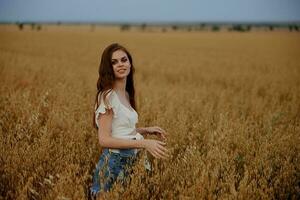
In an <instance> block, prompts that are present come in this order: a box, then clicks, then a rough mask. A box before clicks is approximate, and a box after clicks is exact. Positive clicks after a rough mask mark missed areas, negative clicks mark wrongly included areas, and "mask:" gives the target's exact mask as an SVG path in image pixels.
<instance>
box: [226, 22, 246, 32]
mask: <svg viewBox="0 0 300 200" xmlns="http://www.w3.org/2000/svg"><path fill="white" fill-rule="evenodd" d="M229 30H230V31H231V30H232V31H239V32H245V31H250V29H249V28H248V27H246V28H245V27H243V25H241V24H236V25H233V26H232V28H230V29H229Z"/></svg>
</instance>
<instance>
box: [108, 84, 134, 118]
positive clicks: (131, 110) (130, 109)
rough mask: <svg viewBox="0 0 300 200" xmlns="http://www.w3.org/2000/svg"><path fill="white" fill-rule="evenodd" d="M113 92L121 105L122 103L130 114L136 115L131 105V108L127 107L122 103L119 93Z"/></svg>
mask: <svg viewBox="0 0 300 200" xmlns="http://www.w3.org/2000/svg"><path fill="white" fill-rule="evenodd" d="M112 91H113V92H114V93H115V94H116V96H117V99H118V101H119V103H120V104H121V105H122V106H123V107H125V108H126V109H127V110H128V111H130V112H132V113H135V112H136V111H135V110H134V109H133V108H132V107H131V105H130V108H128V107H127V106H125V105H124V104H123V103H122V102H121V100H120V98H119V96H118V93H117V92H116V91H115V90H114V89H112ZM129 104H130V102H129Z"/></svg>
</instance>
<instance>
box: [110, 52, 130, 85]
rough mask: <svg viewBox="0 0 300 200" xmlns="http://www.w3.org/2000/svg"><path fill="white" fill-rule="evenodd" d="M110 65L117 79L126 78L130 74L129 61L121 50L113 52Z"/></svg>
mask: <svg viewBox="0 0 300 200" xmlns="http://www.w3.org/2000/svg"><path fill="white" fill-rule="evenodd" d="M111 64H112V67H113V70H114V74H115V77H116V78H117V79H123V78H126V77H127V76H128V74H129V72H130V67H131V64H130V61H129V58H128V56H127V54H126V53H125V52H124V51H122V50H117V51H115V52H113V54H112V57H111Z"/></svg>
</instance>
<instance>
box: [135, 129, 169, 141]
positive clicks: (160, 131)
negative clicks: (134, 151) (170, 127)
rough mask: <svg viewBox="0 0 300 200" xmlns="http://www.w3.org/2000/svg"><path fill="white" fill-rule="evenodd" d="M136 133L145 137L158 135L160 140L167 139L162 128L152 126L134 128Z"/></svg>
mask: <svg viewBox="0 0 300 200" xmlns="http://www.w3.org/2000/svg"><path fill="white" fill-rule="evenodd" d="M136 132H138V133H140V134H142V135H146V134H151V135H153V134H154V135H160V136H161V138H163V139H166V138H167V135H168V134H167V132H166V131H165V130H163V129H162V128H160V127H158V126H152V127H140V128H136Z"/></svg>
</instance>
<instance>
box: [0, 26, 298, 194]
mask: <svg viewBox="0 0 300 200" xmlns="http://www.w3.org/2000/svg"><path fill="white" fill-rule="evenodd" d="M112 42H119V43H120V44H123V45H124V46H126V47H128V49H129V51H130V52H131V53H132V55H133V59H134V65H135V68H136V74H135V84H136V90H137V96H136V98H137V104H138V112H139V124H138V126H152V125H158V126H161V127H163V128H164V129H165V130H166V131H167V132H168V133H169V135H170V136H169V138H168V148H169V149H170V151H171V154H172V157H171V158H170V159H169V160H167V161H156V160H153V163H154V168H155V171H154V173H153V174H151V175H147V174H146V173H145V171H144V169H143V166H142V163H141V162H140V163H138V164H137V166H136V167H135V173H134V175H133V177H132V180H131V183H130V185H129V186H128V188H127V189H126V191H124V190H123V189H122V188H121V187H119V186H118V185H116V187H114V189H113V190H112V191H111V192H110V193H109V194H108V197H107V198H108V199H299V198H300V34H299V33H294V32H292V33H288V32H250V33H235V32H217V33H211V32H198V33H193V32H191V33H187V32H186V33H184V32H181V33H178V32H170V33H146V32H145V33H143V32H137V31H130V32H120V31H119V29H118V28H114V27H106V28H97V29H96V30H95V31H90V30H89V27H62V26H61V27H55V26H49V27H43V28H42V30H40V31H32V30H30V29H26V28H25V29H24V30H23V31H19V30H18V28H17V27H16V26H0V94H1V95H0V174H1V176H0V199H49V200H50V199H62V200H63V199H86V198H87V189H88V186H89V184H90V182H91V174H92V170H93V169H94V166H95V164H96V162H97V161H98V156H99V153H100V146H99V144H98V139H97V133H96V130H95V129H93V127H92V117H93V103H94V99H95V94H96V81H97V76H98V72H97V70H98V65H99V61H100V56H101V53H102V50H103V48H104V47H106V46H107V45H108V44H110V43H112Z"/></svg>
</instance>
